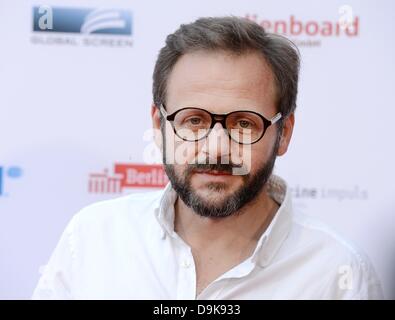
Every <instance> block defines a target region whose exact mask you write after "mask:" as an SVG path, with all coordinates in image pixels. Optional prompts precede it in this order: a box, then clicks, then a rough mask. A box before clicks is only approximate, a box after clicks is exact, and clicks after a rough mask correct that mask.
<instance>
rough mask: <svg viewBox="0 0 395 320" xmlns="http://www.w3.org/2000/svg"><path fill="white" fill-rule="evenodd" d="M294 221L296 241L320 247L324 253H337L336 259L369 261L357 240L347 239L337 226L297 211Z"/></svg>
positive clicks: (363, 262)
mask: <svg viewBox="0 0 395 320" xmlns="http://www.w3.org/2000/svg"><path fill="white" fill-rule="evenodd" d="M293 222H294V232H295V235H294V236H295V238H296V239H297V241H296V243H299V244H300V245H303V246H306V245H308V246H311V248H314V247H317V248H320V250H319V251H320V252H321V253H323V254H325V253H327V254H329V253H334V254H335V253H336V255H335V256H333V257H332V259H336V257H338V259H345V258H349V259H352V260H355V261H356V262H358V263H360V264H365V263H366V262H367V261H368V258H367V256H366V255H365V253H364V252H363V250H362V249H361V248H360V247H359V246H358V245H357V244H356V243H355V242H353V241H351V240H350V239H347V238H346V237H345V236H343V235H342V234H341V233H340V232H338V231H337V230H335V228H333V227H331V226H329V225H328V224H326V223H324V222H322V221H321V220H319V219H317V218H315V217H312V216H309V215H305V214H302V213H296V214H294V217H293Z"/></svg>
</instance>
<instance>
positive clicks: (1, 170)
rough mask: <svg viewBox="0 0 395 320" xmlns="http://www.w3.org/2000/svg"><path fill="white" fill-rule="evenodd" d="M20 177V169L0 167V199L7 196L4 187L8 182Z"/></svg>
mask: <svg viewBox="0 0 395 320" xmlns="http://www.w3.org/2000/svg"><path fill="white" fill-rule="evenodd" d="M21 176H22V169H21V168H20V167H0V197H2V196H7V195H8V194H7V193H6V191H5V185H6V184H7V182H8V181H11V180H15V179H18V178H20V177H21Z"/></svg>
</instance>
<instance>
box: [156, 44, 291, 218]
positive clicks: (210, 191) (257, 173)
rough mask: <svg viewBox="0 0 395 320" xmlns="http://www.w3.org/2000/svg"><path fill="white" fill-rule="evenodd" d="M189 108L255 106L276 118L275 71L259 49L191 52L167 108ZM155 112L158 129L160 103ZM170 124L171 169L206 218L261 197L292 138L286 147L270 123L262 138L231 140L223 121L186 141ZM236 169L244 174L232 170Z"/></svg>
mask: <svg viewBox="0 0 395 320" xmlns="http://www.w3.org/2000/svg"><path fill="white" fill-rule="evenodd" d="M185 107H197V108H201V109H204V110H207V111H209V112H211V113H215V114H226V113H229V112H232V111H242V110H245V111H247V110H249V111H254V112H257V113H259V114H261V115H263V116H264V117H265V118H266V119H270V118H272V117H273V116H274V115H275V114H276V113H277V112H278V111H277V109H276V100H275V81H274V77H273V74H272V71H271V70H270V67H269V66H268V65H267V64H266V62H265V60H264V59H263V58H262V56H260V55H259V54H258V53H248V54H243V55H241V56H234V55H230V54H229V53H225V52H206V51H202V52H195V53H188V54H185V55H183V56H182V57H181V58H180V59H179V61H177V63H176V64H175V66H174V68H173V70H172V72H171V74H170V77H169V79H168V86H167V99H166V108H167V110H166V111H167V113H168V114H172V113H174V112H175V111H177V110H179V109H181V108H185ZM152 115H153V120H154V126H155V127H156V128H158V127H159V122H158V121H159V120H158V119H159V113H158V111H157V108H156V110H154V111H153V113H152ZM164 125H165V130H163V132H162V133H163V134H164V139H163V146H164V147H163V152H164V155H163V160H164V165H165V170H166V173H167V175H168V177H169V179H170V181H171V183H172V186H173V188H174V189H175V190H176V192H177V193H178V195H179V196H180V198H181V199H182V200H183V202H184V203H185V204H186V205H188V206H189V207H191V208H192V209H193V210H194V211H195V212H196V213H197V214H200V215H202V216H206V217H226V216H229V215H231V214H233V213H235V212H237V211H239V210H240V209H241V208H243V207H245V205H246V204H248V203H251V201H253V200H254V199H256V197H257V196H258V194H259V193H260V192H261V191H262V189H263V186H264V185H265V183H266V182H267V180H268V178H269V176H270V174H271V172H272V169H273V166H274V161H275V158H276V156H277V154H282V153H284V152H285V150H286V146H287V145H288V142H289V139H288V140H287V141H286V146H283V143H281V141H280V139H278V137H279V135H278V130H277V127H276V126H270V127H269V128H268V129H267V130H266V133H265V135H264V136H263V138H262V139H261V140H259V141H258V142H257V143H254V144H251V145H242V144H239V143H237V142H235V141H233V140H231V139H229V136H228V134H227V133H226V131H225V130H224V128H223V127H222V125H221V124H220V123H216V124H215V126H214V128H213V130H212V131H211V132H210V133H209V135H208V136H207V137H206V138H204V139H202V140H199V141H197V142H189V141H188V142H187V141H183V140H181V139H180V138H178V137H177V136H176V135H175V133H174V131H173V128H172V127H171V125H170V123H169V122H168V121H165V124H164ZM291 131H292V130H291ZM279 148H280V149H281V150H279ZM284 148H285V149H284ZM180 155H181V156H180ZM235 168H242V169H243V170H242V171H241V172H244V174H242V175H239V174H232V173H234V172H237V170H235ZM232 169H233V170H232Z"/></svg>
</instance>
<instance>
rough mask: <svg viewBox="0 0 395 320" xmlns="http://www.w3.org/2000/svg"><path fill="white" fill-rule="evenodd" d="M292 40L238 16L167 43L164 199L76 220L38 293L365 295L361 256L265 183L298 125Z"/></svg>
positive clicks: (158, 99)
mask: <svg viewBox="0 0 395 320" xmlns="http://www.w3.org/2000/svg"><path fill="white" fill-rule="evenodd" d="M298 72H299V56H298V52H297V49H296V48H295V47H294V46H293V44H292V43H291V42H290V41H288V40H286V39H284V38H283V37H280V36H276V35H273V34H268V33H266V32H265V30H264V29H263V28H261V27H260V26H259V25H257V24H255V23H253V22H250V21H248V20H245V19H241V18H236V17H224V18H201V19H198V20H197V21H195V22H194V23H191V24H187V25H182V26H181V27H180V28H179V29H178V30H177V31H176V32H175V33H174V34H171V35H169V36H168V37H167V40H166V45H165V47H164V48H162V49H161V51H160V53H159V57H158V60H157V62H156V66H155V70H154V75H153V100H154V103H153V105H152V109H151V115H152V121H153V127H154V128H155V129H157V134H156V141H157V143H158V146H159V147H160V149H161V150H162V152H163V161H164V167H165V170H166V173H167V175H168V177H169V180H170V183H169V184H168V185H167V187H166V188H165V189H164V190H163V191H159V192H147V193H143V194H132V195H128V196H125V197H121V198H118V199H115V200H109V201H104V202H100V203H97V204H93V205H91V206H88V207H87V208H85V209H83V210H82V211H81V212H79V213H78V214H77V215H75V216H74V217H73V219H72V220H71V222H70V224H69V225H68V227H67V228H66V230H65V232H64V234H63V235H62V238H61V240H60V242H59V244H58V246H57V248H56V249H55V252H54V253H53V255H52V257H51V259H50V261H49V263H48V265H47V266H46V268H45V270H44V273H43V276H42V278H41V279H40V281H39V284H38V286H37V288H36V290H35V292H34V296H33V297H34V298H44V299H45V298H74V299H84V298H99V299H107V298H110V299H112V298H120V299H375V298H381V297H382V293H381V288H380V284H379V282H378V280H377V278H376V276H375V273H374V271H373V269H372V267H371V265H370V263H369V261H368V260H367V259H366V258H365V257H364V256H363V255H362V254H361V253H360V252H359V251H357V250H356V249H354V248H353V246H351V245H350V244H348V243H347V242H346V241H344V240H343V239H342V238H340V237H339V236H337V235H336V234H335V233H334V232H333V231H331V230H330V229H329V228H326V227H325V226H322V225H320V224H319V223H317V222H314V221H312V220H311V219H309V218H307V217H304V216H301V215H297V214H294V213H293V212H292V204H291V196H290V191H289V189H288V187H287V186H286V183H285V182H284V181H283V180H282V179H281V178H280V177H277V176H275V175H272V170H273V166H274V163H275V159H276V157H277V156H281V155H283V154H285V153H286V151H287V148H288V145H289V143H290V140H291V136H292V130H293V126H294V120H295V118H294V111H295V107H296V96H297V84H298Z"/></svg>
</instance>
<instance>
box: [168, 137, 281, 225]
mask: <svg viewBox="0 0 395 320" xmlns="http://www.w3.org/2000/svg"><path fill="white" fill-rule="evenodd" d="M279 136H280V135H279ZM276 140H277V141H276V143H275V145H274V147H273V150H272V153H271V155H270V157H269V159H268V160H267V161H266V162H265V163H264V164H262V165H261V166H260V167H259V168H258V169H257V170H256V172H255V173H248V174H246V175H243V176H240V177H241V178H242V180H243V183H242V185H241V186H240V187H239V188H238V189H237V190H236V191H234V192H233V193H232V194H230V195H228V196H226V197H224V198H223V199H222V200H218V201H216V202H215V203H213V202H212V201H209V200H208V199H205V198H204V197H202V196H200V195H199V194H198V193H197V192H196V191H195V190H194V188H193V187H192V183H191V177H192V175H193V173H194V172H195V171H211V170H216V171H220V172H227V173H231V172H232V170H233V168H239V167H240V165H234V164H232V163H229V164H221V163H218V164H217V163H216V164H207V163H197V164H188V165H187V167H186V169H185V170H184V172H183V173H182V174H180V175H179V174H177V173H176V171H175V166H174V165H173V164H167V163H166V161H165V160H166V159H165V154H166V152H164V153H163V154H164V159H163V163H164V168H165V172H166V174H167V176H168V178H169V180H170V182H171V185H172V187H173V189H174V190H175V191H176V193H177V194H178V196H179V197H180V198H181V200H182V201H183V202H184V203H185V205H187V206H188V207H189V208H191V209H192V210H193V211H194V212H195V213H196V214H198V215H200V216H202V217H209V218H225V217H229V216H231V215H234V214H237V213H239V214H240V213H241V212H242V209H245V208H246V207H247V206H248V204H252V203H253V201H254V200H256V199H257V197H258V195H259V194H260V193H261V192H262V191H263V188H264V186H265V185H266V183H267V181H268V180H269V178H270V176H271V174H272V172H273V168H274V163H275V160H276V156H277V151H278V148H279V141H280V139H279V138H278V139H276ZM206 186H207V187H208V189H209V190H210V191H213V192H221V191H223V192H225V190H226V188H227V186H226V185H225V184H224V183H218V182H210V183H208V184H207V185H206Z"/></svg>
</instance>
